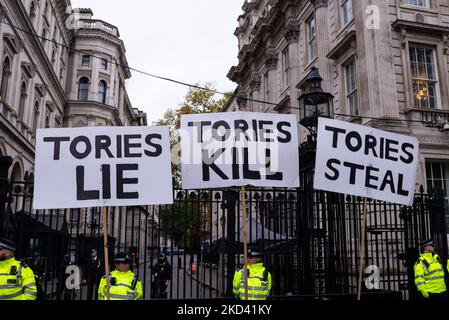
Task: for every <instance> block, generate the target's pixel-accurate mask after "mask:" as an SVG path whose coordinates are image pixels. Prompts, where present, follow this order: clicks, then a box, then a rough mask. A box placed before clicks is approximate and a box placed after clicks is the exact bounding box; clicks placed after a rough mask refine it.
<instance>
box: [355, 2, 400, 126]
mask: <svg viewBox="0 0 449 320" xmlns="http://www.w3.org/2000/svg"><path fill="white" fill-rule="evenodd" d="M353 5H354V17H355V19H356V21H355V22H356V28H357V30H358V31H357V47H358V49H359V50H358V56H357V58H358V62H359V63H358V65H359V70H358V76H359V77H360V75H365V76H364V78H363V79H361V81H359V83H360V85H361V92H360V97H361V99H360V112H361V113H362V114H364V115H369V116H374V117H381V118H382V117H385V118H398V117H399V106H398V98H397V92H396V80H395V73H394V64H393V53H392V48H393V43H392V37H391V22H390V18H389V6H388V4H387V3H386V2H385V1H380V0H372V1H371V0H370V1H367V0H362V1H353ZM369 5H374V6H377V7H378V8H379V19H380V25H379V28H368V27H367V26H366V25H365V24H366V22H365V17H366V16H367V15H366V14H365V8H366V7H367V6H369Z"/></svg>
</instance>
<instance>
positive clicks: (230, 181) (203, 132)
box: [181, 112, 299, 189]
mask: <svg viewBox="0 0 449 320" xmlns="http://www.w3.org/2000/svg"><path fill="white" fill-rule="evenodd" d="M296 122H297V120H296V116H295V115H280V114H266V113H249V112H226V113H215V114H198V115H184V116H181V162H182V187H183V188H184V189H202V188H223V187H233V186H243V185H252V186H259V187H292V188H293V187H298V186H299V155H298V125H297V123H296Z"/></svg>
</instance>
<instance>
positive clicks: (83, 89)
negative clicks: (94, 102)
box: [78, 77, 89, 101]
mask: <svg viewBox="0 0 449 320" xmlns="http://www.w3.org/2000/svg"><path fill="white" fill-rule="evenodd" d="M88 98H89V79H88V78H86V77H83V78H81V79H80V81H79V85H78V100H79V101H87V99H88Z"/></svg>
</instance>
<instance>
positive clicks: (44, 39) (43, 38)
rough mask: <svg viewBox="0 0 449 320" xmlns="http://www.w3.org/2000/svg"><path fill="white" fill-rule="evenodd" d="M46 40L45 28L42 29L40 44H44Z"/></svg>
mask: <svg viewBox="0 0 449 320" xmlns="http://www.w3.org/2000/svg"><path fill="white" fill-rule="evenodd" d="M46 41H47V29H45V28H44V29H42V44H45V42H46Z"/></svg>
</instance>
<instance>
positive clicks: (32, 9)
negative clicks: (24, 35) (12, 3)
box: [30, 1, 36, 24]
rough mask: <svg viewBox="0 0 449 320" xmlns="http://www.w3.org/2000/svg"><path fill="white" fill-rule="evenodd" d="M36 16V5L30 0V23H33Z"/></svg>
mask: <svg viewBox="0 0 449 320" xmlns="http://www.w3.org/2000/svg"><path fill="white" fill-rule="evenodd" d="M35 17H36V6H35V4H34V1H31V5H30V20H31V24H34V18H35Z"/></svg>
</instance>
